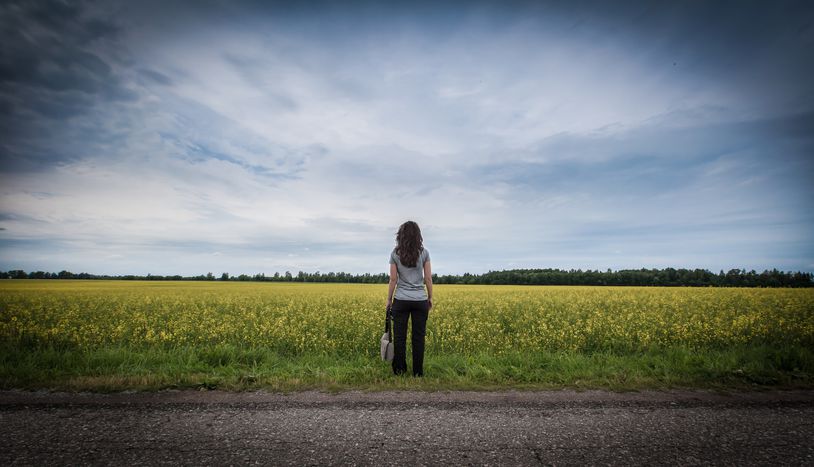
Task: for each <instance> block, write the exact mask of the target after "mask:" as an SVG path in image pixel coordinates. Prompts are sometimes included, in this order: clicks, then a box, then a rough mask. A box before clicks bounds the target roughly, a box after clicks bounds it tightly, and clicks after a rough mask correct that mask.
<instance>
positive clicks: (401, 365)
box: [387, 221, 432, 376]
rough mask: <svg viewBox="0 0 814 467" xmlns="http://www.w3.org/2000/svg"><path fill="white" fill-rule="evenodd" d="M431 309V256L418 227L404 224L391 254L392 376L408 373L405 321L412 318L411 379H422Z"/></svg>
mask: <svg viewBox="0 0 814 467" xmlns="http://www.w3.org/2000/svg"><path fill="white" fill-rule="evenodd" d="M425 285H426V286H427V288H426V290H425V289H424V286H425ZM394 290H395V292H396V293H395V296H394V295H393V291H394ZM391 303H392V307H391ZM430 308H432V269H431V268H430V252H429V251H427V249H426V248H424V245H423V239H422V238H421V229H419V228H418V224H416V223H415V222H413V221H407V222H405V223H403V224H401V227H399V231H398V233H397V234H396V247H395V248H394V249H393V251H392V252H391V253H390V286H389V288H388V291H387V311H388V313H390V312H391V311H392V314H393V324H394V326H393V328H394V329H393V332H394V341H395V342H394V347H395V348H394V349H393V350H394V351H393V373H395V374H397V375H400V374H402V373H404V372H406V371H407V321H408V320H409V319H410V318H412V320H413V332H412V346H413V376H423V375H424V334H425V332H426V330H427V316H428V315H429V312H430Z"/></svg>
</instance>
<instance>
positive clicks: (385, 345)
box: [379, 307, 393, 362]
mask: <svg viewBox="0 0 814 467" xmlns="http://www.w3.org/2000/svg"><path fill="white" fill-rule="evenodd" d="M390 336H391V333H390V307H388V308H387V312H386V314H385V315H384V334H382V338H381V340H380V341H379V343H380V344H381V353H382V360H383V361H385V362H390V361H393V340H392V339H391V338H390Z"/></svg>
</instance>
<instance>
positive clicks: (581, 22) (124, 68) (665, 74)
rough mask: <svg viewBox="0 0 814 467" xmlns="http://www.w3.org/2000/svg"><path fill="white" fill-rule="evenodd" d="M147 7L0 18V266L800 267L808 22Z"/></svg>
mask: <svg viewBox="0 0 814 467" xmlns="http://www.w3.org/2000/svg"><path fill="white" fill-rule="evenodd" d="M154 7H155V5H152V4H149V3H148V4H144V5H142V4H140V3H139V4H132V3H107V4H104V5H102V4H100V5H91V4H76V5H64V4H61V3H59V4H56V5H53V6H52V8H45V9H43V8H41V5H39V4H38V5H33V4H27V3H26V4H22V3H21V4H7V5H5V6H4V7H2V8H3V9H2V15H3V19H4V21H3V22H2V24H3V26H2V27H3V28H4V33H8V34H7V36H8V37H9V38H10V39H9V41H10V42H9V44H12V45H13V46H14V47H10V48H6V49H3V51H2V53H3V55H2V56H0V107H2V108H4V109H7V110H9V112H7V113H5V114H4V115H5V116H4V117H0V130H2V132H3V134H4V136H8V137H4V138H3V142H2V143H0V151H2V153H1V154H0V156H2V167H0V182H1V184H2V188H0V213H2V215H0V225H1V226H2V227H0V228H2V229H4V230H2V234H1V235H0V251H2V257H3V261H2V262H0V269H2V268H3V267H5V268H6V269H8V268H18V267H22V268H24V269H32V268H34V269H42V268H46V269H57V270H59V269H64V268H72V269H77V270H89V271H91V272H100V273H105V272H116V273H146V272H151V273H154V274H163V273H180V274H199V273H201V272H206V271H210V270H211V271H214V272H217V271H222V270H228V271H229V272H232V273H241V272H274V271H275V270H280V271H282V270H285V269H289V270H292V271H296V270H299V269H303V270H313V269H316V268H319V269H320V270H322V271H328V270H336V271H339V270H348V271H352V272H375V271H379V270H383V269H382V268H386V262H385V261H384V260H383V259H382V258H383V256H384V255H386V253H387V251H389V248H390V247H391V246H392V242H393V233H394V232H395V229H396V228H397V226H398V225H399V224H400V223H401V222H403V221H404V220H406V219H408V218H411V219H414V220H417V221H419V223H420V224H421V225H422V227H423V229H424V232H425V238H427V240H428V242H427V243H428V247H429V248H430V249H431V250H432V251H433V258H434V262H435V263H436V267H437V268H438V270H439V272H445V271H446V272H464V271H470V272H479V271H485V270H488V269H501V268H505V267H508V265H525V266H529V267H531V266H536V267H539V266H552V267H583V268H585V267H593V268H602V269H605V268H607V267H612V268H618V267H642V266H645V267H649V266H655V267H663V266H674V267H675V266H687V267H710V268H712V269H717V268H719V267H721V268H729V267H733V266H750V265H751V266H752V267H755V268H756V269H760V268H761V267H775V266H777V267H789V268H806V267H807V266H805V265H806V264H810V262H811V258H812V254H814V253H812V252H811V251H810V248H808V247H807V246H806V245H807V244H806V243H805V242H806V239H807V238H810V235H811V233H812V232H813V231H814V219H812V217H811V215H810V214H808V212H809V211H810V210H811V209H810V207H811V204H812V197H814V196H813V193H814V192H813V191H812V188H811V185H810V180H811V179H814V177H813V176H814V169H813V168H812V161H811V158H810V156H809V155H810V154H811V153H812V150H813V149H814V138H812V136H811V135H812V133H811V131H810V130H811V128H812V127H814V96H812V95H811V93H810V91H809V88H808V86H807V84H806V83H808V82H810V78H814V69H812V67H811V66H810V65H808V64H807V63H808V61H806V60H803V58H805V56H806V55H805V51H806V50H807V48H806V47H807V46H806V44H810V42H811V40H812V33H811V32H810V28H809V27H808V26H806V24H810V20H811V17H812V14H811V9H810V8H807V7H805V6H804V5H803V6H796V7H795V8H792V10H795V14H790V13H778V12H777V9H775V8H773V7H766V6H760V5H757V6H755V5H747V6H745V7H744V9H743V12H742V11H741V10H739V13H738V15H735V16H736V17H735V18H734V19H733V20H732V21H731V22H730V21H726V20H721V21H718V20H720V19H721V18H722V16H721V15H723V14H724V13H725V11H724V10H725V9H722V8H720V7H717V6H715V5H712V6H710V5H700V6H693V5H683V4H682V5H672V6H668V7H665V9H662V8H652V7H650V6H649V4H637V3H629V4H624V5H622V6H620V7H619V8H618V10H617V9H616V8H614V9H613V10H614V11H602V10H603V9H605V10H608V7H607V6H605V5H604V4H599V5H598V6H597V8H599V9H598V10H597V9H595V8H590V9H588V8H578V7H574V6H570V5H566V6H564V5H561V4H545V3H543V4H536V3H535V4H531V3H529V4H525V3H512V4H511V5H508V6H499V5H496V4H488V3H483V4H478V5H474V6H469V7H467V8H462V9H461V8H457V9H456V8H447V7H437V8H436V7H432V6H428V5H419V6H416V7H410V8H407V7H406V6H404V5H396V6H394V7H393V8H395V9H390V8H389V7H384V6H382V5H379V4H376V3H370V4H367V3H359V4H354V5H353V6H352V7H348V8H339V7H336V6H326V8H324V9H318V10H317V11H313V10H312V9H309V8H307V7H306V6H303V5H293V6H291V5H288V4H283V3H280V4H273V5H271V6H266V5H261V6H256V5H251V4H239V3H238V4H232V3H230V4H226V5H222V4H218V3H212V4H209V3H207V4H204V5H202V6H200V7H196V8H191V7H190V6H189V5H186V4H183V3H172V2H171V3H168V4H167V5H166V9H167V10H166V14H164V15H162V16H161V17H156V16H155V15H154V14H153V13H154ZM764 10H765V11H764ZM429 11H431V12H432V13H433V14H432V15H429V16H427V15H425V14H424V13H427V12H429ZM701 13H703V14H701ZM761 13H766V14H761ZM699 14H701V15H700V16H699ZM428 18H430V19H428ZM716 18H717V19H716ZM7 19H8V20H7ZM12 20H13V21H12ZM807 21H808V23H807ZM716 24H718V26H717V27H716V26H715V25H716ZM750 28H751V29H750ZM750 31H752V32H754V37H753V36H752V35H751V33H750ZM755 60H758V61H757V62H755ZM804 62H805V63H804ZM756 63H758V64H760V66H755V64H756ZM769 83H777V86H776V87H775V86H774V85H772V84H769ZM382 252H384V253H382ZM128 268H129V269H128ZM114 269H115V271H114Z"/></svg>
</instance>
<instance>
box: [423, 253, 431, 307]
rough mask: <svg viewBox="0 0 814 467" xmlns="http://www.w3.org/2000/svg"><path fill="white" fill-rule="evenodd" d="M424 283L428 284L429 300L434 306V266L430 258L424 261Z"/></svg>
mask: <svg viewBox="0 0 814 467" xmlns="http://www.w3.org/2000/svg"><path fill="white" fill-rule="evenodd" d="M424 285H426V286H427V301H428V302H430V308H432V266H431V265H430V261H429V260H427V261H424Z"/></svg>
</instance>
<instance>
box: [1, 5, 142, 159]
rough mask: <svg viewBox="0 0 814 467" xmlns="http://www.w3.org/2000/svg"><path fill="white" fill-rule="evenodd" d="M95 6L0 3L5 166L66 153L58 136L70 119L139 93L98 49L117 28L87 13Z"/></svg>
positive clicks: (111, 43) (107, 45)
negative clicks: (125, 81) (127, 84)
mask: <svg viewBox="0 0 814 467" xmlns="http://www.w3.org/2000/svg"><path fill="white" fill-rule="evenodd" d="M92 7H93V5H91V4H89V3H85V2H76V3H74V2H62V1H45V2H6V3H4V4H3V5H2V6H0V31H2V37H3V42H2V45H0V108H2V109H3V110H5V111H4V112H2V113H0V135H2V139H3V144H2V146H0V162H1V163H2V165H1V166H0V168H2V170H3V171H7V170H15V169H20V168H23V167H32V166H36V165H37V164H39V163H49V162H51V161H53V160H54V159H55V158H56V159H65V158H67V156H68V155H67V154H66V151H65V148H64V143H65V141H61V140H60V135H62V134H63V133H62V131H63V130H65V128H66V126H67V125H68V124H67V122H68V121H69V120H70V119H72V118H75V117H80V116H85V115H88V114H89V113H91V112H93V110H94V109H95V108H97V106H105V105H108V104H109V103H115V102H128V101H133V100H134V99H136V98H137V95H136V93H135V92H134V91H133V90H131V89H129V88H128V87H127V86H126V85H125V83H124V81H123V79H122V78H121V77H120V76H119V75H117V73H116V72H115V71H114V69H113V67H112V66H111V63H109V59H106V58H105V57H103V56H102V55H100V51H104V50H106V49H110V48H111V47H115V46H116V42H115V41H116V38H117V36H118V33H119V27H118V26H116V24H114V23H113V22H112V21H110V20H108V19H105V18H98V17H92V16H91V15H92V13H93V11H92ZM100 132H101V129H100ZM46 140H47V141H46ZM49 143H50V145H51V146H49Z"/></svg>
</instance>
